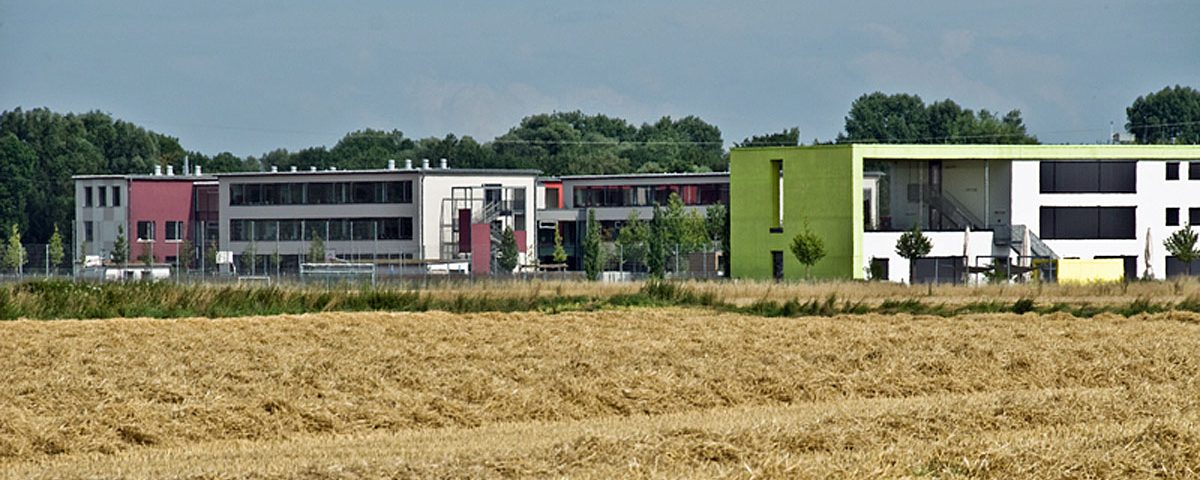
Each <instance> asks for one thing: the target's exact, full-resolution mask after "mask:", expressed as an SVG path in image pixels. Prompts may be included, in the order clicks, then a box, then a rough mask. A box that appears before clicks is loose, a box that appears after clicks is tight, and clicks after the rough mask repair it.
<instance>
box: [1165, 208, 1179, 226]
mask: <svg viewBox="0 0 1200 480" xmlns="http://www.w3.org/2000/svg"><path fill="white" fill-rule="evenodd" d="M1167 226H1168V227H1178V226H1179V209H1178V208H1168V209H1167Z"/></svg>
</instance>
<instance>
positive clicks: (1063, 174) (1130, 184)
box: [1040, 161, 1137, 193]
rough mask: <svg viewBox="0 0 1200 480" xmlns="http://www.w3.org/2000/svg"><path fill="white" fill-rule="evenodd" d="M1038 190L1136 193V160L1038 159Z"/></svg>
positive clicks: (1051, 191) (1046, 191) (1042, 191)
mask: <svg viewBox="0 0 1200 480" xmlns="http://www.w3.org/2000/svg"><path fill="white" fill-rule="evenodd" d="M1040 167H1041V178H1040V185H1041V193H1137V162H1132V161H1128V162H1114V161H1062V162H1041V165H1040Z"/></svg>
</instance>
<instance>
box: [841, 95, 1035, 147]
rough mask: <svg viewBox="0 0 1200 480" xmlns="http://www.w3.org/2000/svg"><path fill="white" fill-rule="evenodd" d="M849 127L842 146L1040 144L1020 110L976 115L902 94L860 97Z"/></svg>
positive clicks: (944, 102) (852, 108) (950, 102)
mask: <svg viewBox="0 0 1200 480" xmlns="http://www.w3.org/2000/svg"><path fill="white" fill-rule="evenodd" d="M845 128H846V131H845V132H844V133H842V134H840V135H838V139H837V140H838V142H839V143H1038V141H1037V138H1036V137H1034V136H1031V135H1029V134H1028V133H1026V132H1025V122H1024V120H1022V119H1021V111H1020V110H1012V111H1010V112H1008V113H1006V114H1004V115H1003V116H1000V115H998V114H996V113H993V112H990V111H988V110H986V109H983V110H980V111H979V113H978V114H976V113H975V112H973V111H971V109H964V108H962V107H960V106H959V105H958V104H957V103H955V102H954V101H953V100H950V99H946V100H942V101H939V102H934V103H931V104H929V105H925V102H924V101H922V100H921V97H918V96H916V95H909V94H903V93H898V94H894V95H888V94H885V93H882V92H875V93H870V94H867V95H863V96H861V97H858V99H857V100H855V101H854V103H853V104H851V106H850V114H849V115H847V116H846V127H845Z"/></svg>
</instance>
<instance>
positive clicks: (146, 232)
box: [137, 220, 154, 241]
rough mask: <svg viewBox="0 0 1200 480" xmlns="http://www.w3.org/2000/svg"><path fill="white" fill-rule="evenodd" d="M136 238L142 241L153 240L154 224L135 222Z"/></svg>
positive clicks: (143, 221)
mask: <svg viewBox="0 0 1200 480" xmlns="http://www.w3.org/2000/svg"><path fill="white" fill-rule="evenodd" d="M137 238H138V240H143V241H152V240H154V222H153V221H145V220H142V221H139V222H137Z"/></svg>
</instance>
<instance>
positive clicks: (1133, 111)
mask: <svg viewBox="0 0 1200 480" xmlns="http://www.w3.org/2000/svg"><path fill="white" fill-rule="evenodd" d="M1125 116H1126V119H1127V120H1128V123H1126V124H1125V129H1126V130H1129V132H1131V133H1133V136H1134V138H1136V139H1137V142H1138V143H1171V142H1172V141H1174V142H1175V143H1184V144H1197V143H1200V91H1197V90H1196V89H1194V88H1192V87H1181V86H1179V85H1175V86H1174V87H1165V88H1163V89H1162V90H1159V91H1158V92H1154V93H1149V94H1147V95H1144V96H1140V97H1138V98H1137V99H1136V100H1134V101H1133V104H1132V105H1130V106H1129V107H1128V108H1126V109H1125Z"/></svg>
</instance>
